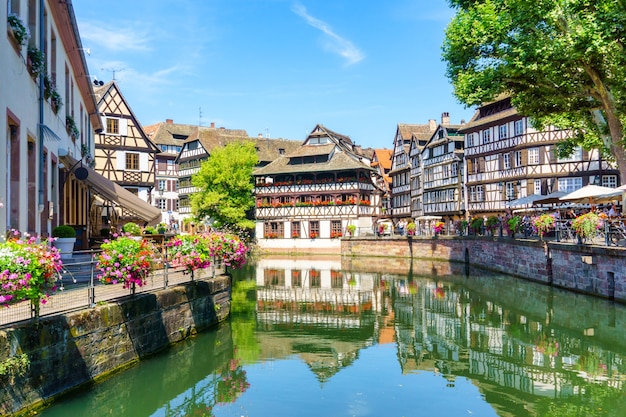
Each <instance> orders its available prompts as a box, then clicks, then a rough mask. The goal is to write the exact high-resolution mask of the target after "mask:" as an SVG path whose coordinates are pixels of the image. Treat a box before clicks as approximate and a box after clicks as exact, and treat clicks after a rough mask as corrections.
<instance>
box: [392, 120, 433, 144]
mask: <svg viewBox="0 0 626 417" xmlns="http://www.w3.org/2000/svg"><path fill="white" fill-rule="evenodd" d="M397 131H398V133H399V134H400V136H401V137H402V139H404V140H411V139H412V138H414V137H415V138H418V139H428V138H429V137H430V135H431V133H432V132H433V130H432V127H431V125H430V123H426V124H407V123H398V130H397Z"/></svg>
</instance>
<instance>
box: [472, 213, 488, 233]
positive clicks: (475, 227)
mask: <svg viewBox="0 0 626 417" xmlns="http://www.w3.org/2000/svg"><path fill="white" fill-rule="evenodd" d="M484 225H485V221H484V219H483V218H482V217H477V218H475V219H472V222H471V223H470V228H471V229H472V231H473V232H474V234H475V235H478V234H480V232H481V231H482V230H483V226H484Z"/></svg>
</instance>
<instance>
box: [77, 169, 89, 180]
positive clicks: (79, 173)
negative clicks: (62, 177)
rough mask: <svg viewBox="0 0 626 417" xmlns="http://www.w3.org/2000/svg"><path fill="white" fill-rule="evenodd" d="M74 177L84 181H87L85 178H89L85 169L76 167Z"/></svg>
mask: <svg viewBox="0 0 626 417" xmlns="http://www.w3.org/2000/svg"><path fill="white" fill-rule="evenodd" d="M74 176H75V177H76V178H77V179H79V180H81V181H84V180H86V179H87V177H88V176H89V171H87V168H85V167H78V168H76V170H75V171H74Z"/></svg>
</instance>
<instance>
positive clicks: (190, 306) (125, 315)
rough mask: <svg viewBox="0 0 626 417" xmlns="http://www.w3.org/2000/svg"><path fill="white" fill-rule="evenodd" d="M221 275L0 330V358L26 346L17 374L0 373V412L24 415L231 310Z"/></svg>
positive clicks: (227, 282) (225, 278)
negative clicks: (26, 362)
mask: <svg viewBox="0 0 626 417" xmlns="http://www.w3.org/2000/svg"><path fill="white" fill-rule="evenodd" d="M230 291H231V282H230V277H229V276H226V275H221V276H217V277H215V278H212V279H210V280H206V281H204V280H198V281H195V282H191V283H188V284H184V285H179V286H176V287H171V288H167V289H163V290H160V291H158V292H155V293H142V294H137V295H135V296H132V297H128V298H124V299H120V300H119V301H118V302H108V303H106V304H103V305H98V306H96V307H94V308H90V309H85V310H80V311H76V312H72V313H67V314H64V315H58V316H53V317H48V318H46V317H44V318H41V319H40V321H39V323H38V324H35V323H32V322H28V323H26V324H24V325H21V326H15V327H13V328H10V329H7V330H4V331H0V361H2V360H5V359H7V358H9V357H11V356H14V355H16V354H22V353H25V354H27V355H28V357H29V359H30V367H29V368H28V370H27V372H26V374H25V375H23V376H6V375H5V376H0V386H1V387H2V389H1V390H0V415H1V416H9V415H26V414H29V413H31V412H32V411H33V410H36V409H38V408H40V407H41V406H43V405H45V404H46V402H48V401H50V400H51V399H53V398H54V397H57V396H59V395H61V394H64V393H68V392H70V391H72V390H74V389H77V388H81V387H83V386H88V385H89V384H91V383H93V382H94V381H97V380H99V379H102V378H104V377H106V376H108V375H110V374H112V373H115V372H118V371H121V370H124V369H126V368H128V367H130V366H132V365H133V364H135V363H136V362H138V361H139V360H141V359H142V358H145V357H147V356H150V355H152V354H154V353H156V352H158V351H160V350H162V349H164V348H166V347H167V346H169V345H171V344H173V343H176V342H179V341H181V340H183V339H185V338H186V337H189V336H190V335H192V334H195V333H196V332H197V331H199V330H201V329H205V328H208V327H211V326H214V325H217V324H218V323H219V322H220V321H221V320H224V319H225V318H226V317H228V315H229V314H230V302H231V293H230Z"/></svg>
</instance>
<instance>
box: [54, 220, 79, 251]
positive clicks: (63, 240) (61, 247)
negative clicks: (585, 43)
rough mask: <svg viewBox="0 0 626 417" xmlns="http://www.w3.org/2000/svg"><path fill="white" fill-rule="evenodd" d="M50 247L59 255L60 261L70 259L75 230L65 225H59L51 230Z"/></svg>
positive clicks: (74, 240)
mask: <svg viewBox="0 0 626 417" xmlns="http://www.w3.org/2000/svg"><path fill="white" fill-rule="evenodd" d="M52 237H53V238H54V240H53V241H52V245H53V246H54V247H55V248H57V250H58V251H59V253H60V254H61V259H71V258H72V252H73V251H74V244H75V243H76V230H74V228H73V227H72V226H68V225H66V224H62V225H59V226H57V227H55V228H54V229H52Z"/></svg>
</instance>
